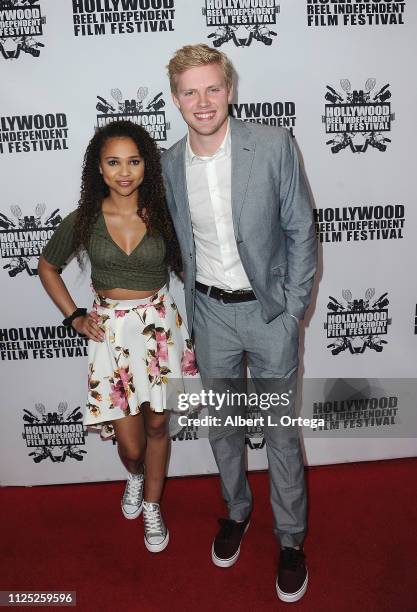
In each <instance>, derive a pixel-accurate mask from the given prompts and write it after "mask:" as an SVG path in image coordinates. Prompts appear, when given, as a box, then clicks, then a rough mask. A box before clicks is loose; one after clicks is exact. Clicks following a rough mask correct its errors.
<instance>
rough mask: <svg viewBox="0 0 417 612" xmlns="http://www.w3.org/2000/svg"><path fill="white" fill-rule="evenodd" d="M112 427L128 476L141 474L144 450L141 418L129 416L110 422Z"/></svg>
mask: <svg viewBox="0 0 417 612" xmlns="http://www.w3.org/2000/svg"><path fill="white" fill-rule="evenodd" d="M112 425H113V427H114V431H115V433H116V440H117V450H118V452H119V457H120V459H121V460H122V463H123V465H124V466H125V468H126V469H127V471H128V472H129V473H130V474H142V473H143V463H144V459H145V450H146V437H145V427H144V422H143V416H142V415H141V414H136V415H134V416H132V415H129V416H127V417H124V418H123V419H116V420H114V421H112Z"/></svg>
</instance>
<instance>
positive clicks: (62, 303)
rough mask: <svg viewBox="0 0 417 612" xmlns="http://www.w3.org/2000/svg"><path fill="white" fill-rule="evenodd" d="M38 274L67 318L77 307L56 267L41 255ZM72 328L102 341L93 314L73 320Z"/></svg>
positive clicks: (97, 340)
mask: <svg viewBox="0 0 417 612" xmlns="http://www.w3.org/2000/svg"><path fill="white" fill-rule="evenodd" d="M38 273H39V278H40V279H41V281H42V285H43V286H44V288H45V291H46V292H47V294H48V295H49V296H50V298H51V299H52V300H53V302H54V303H55V304H56V305H57V306H58V308H59V309H60V310H61V312H62V313H63V315H64V316H65V317H69V316H70V315H71V314H72V313H73V312H74V310H76V309H77V305H76V304H75V302H74V300H73V299H72V297H71V295H70V293H69V291H68V289H67V287H66V285H65V283H64V281H63V280H62V278H61V275H60V274H59V272H58V268H57V266H54V265H53V264H51V263H49V262H48V261H47V260H46V259H45V257H43V256H42V255H41V256H40V258H39V265H38ZM72 327H73V328H74V329H75V330H76V331H77V332H78V333H80V334H84V335H85V336H87V338H90V339H91V340H95V341H96V342H102V341H103V339H104V333H103V331H102V330H101V329H100V327H99V326H98V325H97V315H96V313H94V312H92V313H89V314H88V315H85V316H83V317H77V318H76V319H74V321H73V322H72Z"/></svg>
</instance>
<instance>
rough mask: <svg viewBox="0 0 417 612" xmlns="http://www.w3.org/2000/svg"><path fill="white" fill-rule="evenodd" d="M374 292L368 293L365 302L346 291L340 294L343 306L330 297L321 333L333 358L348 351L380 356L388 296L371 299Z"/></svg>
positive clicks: (388, 322) (352, 353)
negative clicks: (367, 352)
mask: <svg viewBox="0 0 417 612" xmlns="http://www.w3.org/2000/svg"><path fill="white" fill-rule="evenodd" d="M374 296H375V289H367V290H366V292H365V297H364V298H354V297H353V296H352V292H351V291H350V290H349V289H344V290H343V291H342V298H343V303H342V302H339V301H338V300H337V299H336V298H334V297H332V296H329V303H328V304H327V310H328V312H327V320H326V322H325V323H324V329H325V330H327V338H328V339H331V340H332V342H331V343H330V344H328V345H327V348H329V349H331V353H332V355H335V356H336V355H339V354H340V353H343V352H344V351H348V353H350V354H351V355H362V354H363V353H364V352H365V351H366V349H367V348H368V349H371V350H373V351H376V352H377V353H381V352H382V351H383V349H384V345H385V344H387V341H386V340H385V337H386V336H387V334H388V325H390V324H391V319H390V318H389V316H388V309H387V306H388V304H389V299H388V293H383V294H382V295H381V296H379V297H378V298H377V299H374Z"/></svg>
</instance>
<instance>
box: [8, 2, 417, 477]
mask: <svg viewBox="0 0 417 612" xmlns="http://www.w3.org/2000/svg"><path fill="white" fill-rule="evenodd" d="M416 4H417V3H416V2H413V1H412V0H406V1H405V0H404V1H402V2H401V1H397V0H374V1H373V2H372V1H370V0H0V74H1V85H2V95H1V100H0V168H1V198H0V248H1V253H0V255H1V258H0V283H1V289H2V290H1V302H2V304H1V323H0V355H1V381H2V384H1V388H0V394H1V415H2V420H1V422H2V426H1V428H0V446H1V455H2V461H1V463H0V482H1V484H3V485H32V484H49V483H65V482H83V481H100V480H110V479H118V478H122V477H123V475H124V473H125V472H124V469H123V467H122V466H121V464H120V462H119V459H118V456H117V449H116V447H115V445H114V444H113V443H112V442H102V441H101V440H100V438H99V436H98V435H96V434H94V433H91V432H90V431H87V430H86V429H84V428H83V426H82V412H83V407H84V404H85V397H86V374H87V372H86V368H87V361H86V355H87V342H86V339H85V338H83V337H80V336H78V335H77V333H76V332H75V331H74V330H73V329H72V328H70V329H66V328H64V327H63V326H62V325H61V320H62V315H61V314H60V312H59V311H58V310H57V309H56V308H55V306H54V305H53V304H52V302H51V301H50V299H49V298H48V296H47V295H46V294H45V292H44V291H43V289H42V287H41V284H40V281H39V278H38V276H37V263H38V258H39V254H40V253H41V251H42V248H43V246H44V245H45V244H46V242H47V241H48V239H49V238H50V237H51V236H52V234H53V232H54V231H55V230H56V228H57V226H58V225H59V223H60V220H61V219H62V218H63V217H64V216H65V215H66V214H67V213H68V212H70V211H71V210H73V209H74V208H75V207H76V204H77V200H78V197H79V186H80V175H81V163H82V157H83V154H84V151H85V148H86V145H87V143H88V141H89V139H90V138H91V136H92V134H93V131H94V128H95V127H96V126H101V125H104V124H106V123H108V122H111V121H117V120H118V119H121V118H128V119H131V120H132V121H135V122H137V123H139V124H141V125H142V126H144V127H145V128H146V129H147V130H149V132H150V133H151V134H152V136H153V137H154V138H155V140H156V141H157V143H158V145H159V147H160V148H161V149H162V150H163V149H166V148H168V147H170V146H171V145H172V144H174V143H175V142H176V141H177V140H178V139H179V138H181V137H182V136H183V135H184V134H185V124H184V123H183V121H182V118H181V116H180V115H179V113H178V111H177V109H176V108H175V106H174V105H173V103H172V101H171V97H170V91H169V84H168V79H167V76H166V65H167V63H168V61H169V59H170V57H171V56H172V54H173V52H174V51H175V50H176V49H178V48H179V47H181V46H183V45H184V44H190V43H199V42H205V43H207V44H209V45H211V46H214V47H216V48H219V49H221V50H222V51H224V52H226V53H227V54H228V56H229V57H230V58H231V60H232V61H233V63H234V66H235V68H236V72H237V74H238V83H237V89H236V94H235V99H234V101H233V104H232V105H231V108H230V112H231V114H232V115H234V116H235V117H237V118H238V119H241V120H242V121H251V122H258V123H262V124H266V125H270V126H274V127H275V126H277V127H278V126H280V127H285V128H287V129H288V130H290V132H291V134H292V135H293V136H294V137H295V139H296V141H297V144H298V147H299V149H300V156H301V158H302V161H303V165H304V167H305V170H306V174H307V177H308V180H309V185H310V188H311V193H312V197H313V200H314V207H315V210H314V216H315V222H316V229H317V238H318V241H319V245H320V247H319V272H318V274H317V279H316V284H315V290H314V299H313V303H312V305H311V308H310V309H309V311H308V314H307V317H306V320H305V321H304V323H303V325H302V334H301V337H302V338H301V339H302V341H301V348H300V356H301V363H302V367H301V368H300V370H301V375H302V378H303V382H302V383H301V382H300V387H299V398H298V402H299V415H300V418H301V419H304V421H303V423H302V433H303V443H304V450H305V456H306V463H308V464H310V465H315V464H326V463H337V462H343V461H356V460H365V459H380V458H390V457H403V456H415V455H417V417H416V396H417V369H416V343H417V335H416V332H417V307H416V304H417V290H416V274H415V270H414V268H415V261H416V239H415V230H416V227H417V224H416V222H417V212H416V208H417V202H416V197H417V196H416V193H417V188H416V174H417V172H416V169H415V146H414V145H415V143H416V142H417V121H416V120H415V117H414V115H415V112H416V108H417V84H416V79H415V76H413V75H415V65H414V64H415V57H416V56H417V38H416V36H415V32H416V27H417V5H416ZM253 206H256V203H255V202H253ZM64 280H65V281H66V283H67V284H68V287H69V289H70V291H71V292H72V294H73V295H74V297H75V300H76V302H77V304H78V305H79V306H88V305H90V304H91V301H92V294H91V289H90V286H89V278H88V272H80V270H79V268H78V266H77V264H76V262H74V261H73V262H71V263H70V265H69V266H68V267H67V269H66V270H65V271H64ZM173 292H174V295H175V297H176V298H177V300H178V302H179V304H180V306H181V307H182V308H183V307H184V302H183V295H182V288H181V286H180V284H179V283H178V282H175V281H174V282H173ZM257 415H259V413H258V412H257V408H256V407H255V406H253V407H250V416H251V417H253V427H251V426H250V424H249V426H248V432H247V443H248V444H247V446H248V456H249V457H248V461H249V467H250V468H252V469H259V468H264V467H266V455H265V448H264V440H263V436H262V431H261V429H260V428H259V427H258V426H257V421H256V417H257ZM202 416H204V413H203V414H202ZM216 471H217V469H216V466H215V463H214V460H213V457H212V453H211V450H210V447H209V444H208V440H207V427H206V425H205V424H204V420H203V419H202V421H201V423H200V424H193V425H190V426H189V427H186V428H185V429H183V430H182V431H181V432H180V433H179V434H178V435H177V436H176V437H175V438H174V440H173V443H172V451H171V460H170V468H169V474H170V475H187V474H204V473H213V472H216Z"/></svg>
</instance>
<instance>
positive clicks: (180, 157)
mask: <svg viewBox="0 0 417 612" xmlns="http://www.w3.org/2000/svg"><path fill="white" fill-rule="evenodd" d="M186 145H187V137H186V136H185V137H184V138H183V139H182V140H180V142H179V143H178V146H177V147H176V150H175V152H174V154H173V157H172V161H171V165H172V176H171V178H172V182H171V185H172V189H173V192H174V196H175V203H176V205H177V208H178V212H179V214H180V215H181V217H182V219H183V222H184V225H185V226H186V227H187V229H188V230H189V234H190V236H192V234H193V229H192V224H191V214H190V205H189V202H188V190H187V177H186V174H185V148H186Z"/></svg>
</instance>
